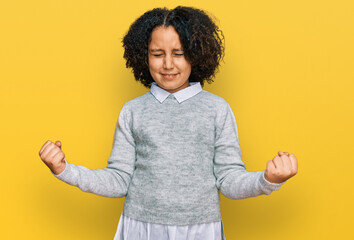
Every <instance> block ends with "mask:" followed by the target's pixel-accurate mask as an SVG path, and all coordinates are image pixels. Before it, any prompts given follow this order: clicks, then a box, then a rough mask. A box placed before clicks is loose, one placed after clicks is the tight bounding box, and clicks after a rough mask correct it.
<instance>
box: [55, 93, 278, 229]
mask: <svg viewBox="0 0 354 240" xmlns="http://www.w3.org/2000/svg"><path fill="white" fill-rule="evenodd" d="M65 161H66V159H65ZM66 163H67V164H66V168H65V170H64V171H63V172H62V173H60V174H59V175H55V176H56V177H57V178H59V179H60V180H62V181H64V182H66V183H68V184H70V185H73V186H77V187H79V188H80V189H81V190H82V191H85V192H91V193H94V194H98V195H101V196H106V197H116V198H119V197H124V196H126V199H125V203H124V210H123V214H124V215H125V216H128V217H130V218H133V219H137V220H140V221H144V222H151V223H159V224H170V225H189V224H198V223H205V222H214V221H221V216H220V196H219V191H218V189H220V191H221V193H222V194H223V195H225V196H226V197H228V198H232V199H242V198H249V197H255V196H258V195H261V194H267V195H268V194H270V193H271V192H272V191H274V190H278V189H279V188H280V186H281V185H282V184H283V183H280V184H276V183H270V182H268V181H267V180H266V179H265V178H264V172H265V170H264V171H260V172H248V171H246V168H245V165H244V163H243V162H242V155H241V149H240V146H239V141H238V131H237V125H236V120H235V117H234V114H233V112H232V110H231V108H230V105H229V104H228V103H227V102H226V101H225V100H224V99H223V98H222V97H220V96H217V95H215V94H212V93H210V92H208V91H205V90H201V91H200V92H198V93H197V94H195V95H194V96H192V97H190V98H188V99H187V100H185V101H182V102H178V101H177V99H176V98H175V96H174V95H173V94H170V95H168V97H167V98H166V99H165V100H164V101H163V102H159V101H158V100H157V99H156V98H155V97H154V95H153V94H152V92H151V91H149V92H147V93H145V94H143V95H141V96H139V97H137V98H134V99H132V100H130V101H128V102H126V103H125V104H124V105H123V107H122V109H121V111H120V113H119V117H118V121H117V125H116V129H115V135H114V143H113V149H112V152H111V155H110V157H109V159H108V165H107V168H104V169H95V170H91V169H88V168H86V167H84V166H76V165H74V164H70V163H68V162H67V161H66Z"/></svg>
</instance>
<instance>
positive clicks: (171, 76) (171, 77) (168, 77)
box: [161, 73, 178, 80]
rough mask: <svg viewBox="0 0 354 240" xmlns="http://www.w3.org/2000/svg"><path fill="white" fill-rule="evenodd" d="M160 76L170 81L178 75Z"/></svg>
mask: <svg viewBox="0 0 354 240" xmlns="http://www.w3.org/2000/svg"><path fill="white" fill-rule="evenodd" d="M161 75H162V77H163V78H164V79H167V80H171V79H175V78H176V77H177V75H178V74H177V73H176V74H161Z"/></svg>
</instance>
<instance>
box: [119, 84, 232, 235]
mask: <svg viewBox="0 0 354 240" xmlns="http://www.w3.org/2000/svg"><path fill="white" fill-rule="evenodd" d="M189 84H190V86H189V87H186V88H184V89H182V90H179V91H177V92H175V93H169V92H168V91H166V90H164V89H162V88H160V87H159V86H158V85H157V84H156V82H153V83H152V85H151V89H150V91H151V93H152V94H153V95H154V96H155V98H156V99H157V100H159V101H160V102H163V101H164V100H165V99H166V98H167V97H168V95H170V94H173V95H174V97H175V98H176V99H177V101H178V102H180V103H181V102H183V101H184V100H186V99H188V98H190V97H192V96H194V95H196V94H197V93H199V92H200V91H202V87H201V85H200V82H190V83H189ZM114 240H225V235H224V228H223V224H222V221H220V222H210V223H202V224H194V225H185V226H177V225H164V224H155V223H147V222H141V221H138V220H135V219H131V218H129V217H127V216H124V215H123V214H122V215H121V216H120V219H119V223H118V227H117V232H116V234H115V236H114Z"/></svg>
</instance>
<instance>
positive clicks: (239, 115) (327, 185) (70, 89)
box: [0, 0, 354, 240]
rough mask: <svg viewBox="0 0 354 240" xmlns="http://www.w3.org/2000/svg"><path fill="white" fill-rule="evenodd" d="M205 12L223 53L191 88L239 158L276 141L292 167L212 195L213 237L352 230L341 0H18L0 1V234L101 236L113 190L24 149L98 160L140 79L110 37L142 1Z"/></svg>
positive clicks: (261, 157) (353, 37)
mask: <svg viewBox="0 0 354 240" xmlns="http://www.w3.org/2000/svg"><path fill="white" fill-rule="evenodd" d="M177 5H186V6H194V7H198V8H202V9H204V10H206V11H208V12H210V13H212V14H213V15H214V16H215V17H216V18H217V19H218V22H217V24H219V26H220V28H221V29H222V31H223V32H224V35H225V47H226V55H225V59H224V62H223V63H222V65H221V67H220V71H219V73H218V74H217V77H216V78H215V82H214V83H213V84H211V85H208V84H207V83H206V85H205V87H204V89H205V90H207V91H210V92H212V93H215V94H217V95H219V96H221V97H223V98H224V99H225V100H227V101H228V102H229V103H230V105H231V107H232V109H233V111H234V114H235V116H236V119H237V124H238V128H239V138H240V146H241V149H242V154H243V160H244V162H245V164H246V166H247V170H248V171H261V170H264V169H265V168H266V162H267V161H268V160H271V159H272V158H273V157H274V156H275V155H276V154H277V151H278V150H280V151H287V152H290V153H293V154H295V156H296V157H297V158H298V161H299V171H298V174H297V175H296V176H295V177H294V178H292V179H290V180H288V182H287V183H285V184H284V185H283V186H282V188H281V189H280V190H279V191H275V192H273V193H272V194H271V195H269V196H266V195H262V196H259V197H256V198H249V199H244V200H231V199H227V198H225V197H222V199H221V208H222V217H223V221H224V227H225V232H226V238H227V239H228V240H232V239H247V240H248V239H257V240H258V239H272V240H273V239H274V240H276V239H354V235H353V227H352V224H353V222H352V217H353V214H354V211H353V202H354V201H353V167H354V164H353V154H352V150H353V135H354V128H353V120H354V114H353V112H354V111H353V110H354V108H353V105H354V97H353V90H354V89H353V87H354V83H353V80H354V72H353V63H354V57H353V56H354V44H353V42H354V28H353V24H354V14H353V12H354V4H353V2H352V1H350V0H347V1H341V0H337V1H330V0H313V1H311V0H310V1H309V0H307V1H305V0H298V1H284V0H267V1H264V0H257V1H256V0H255V1H246V0H244V1H231V0H228V1H214V0H208V1H158V0H156V1H143V0H141V1H137V0H130V1H125V2H121V1H118V0H115V1H113V0H102V1H95V0H76V1H72V0H57V1H53V0H32V1H25V0H23V1H19V0H12V1H5V0H2V1H1V2H0V34H1V37H0V110H1V118H0V119H1V120H0V121H1V124H0V133H1V134H0V149H1V167H0V171H1V172H0V176H1V179H0V181H1V190H0V192H1V205H0V206H1V209H0V210H1V218H0V219H1V220H0V228H1V229H0V238H1V239H113V236H114V234H115V231H116V227H117V224H118V218H119V216H120V213H121V211H122V208H123V203H124V199H114V198H105V197H101V196H97V195H94V194H90V193H84V192H82V191H81V190H79V189H78V188H76V187H73V186H70V185H68V184H65V183H63V182H61V181H60V180H58V179H56V178H55V177H54V176H53V175H52V174H51V173H50V171H49V169H48V168H47V167H46V166H45V165H44V164H43V163H42V161H41V159H40V158H39V155H38V152H39V150H40V148H41V147H42V145H43V144H44V143H45V142H46V141H47V140H51V141H56V140H60V141H62V144H63V146H62V149H63V151H64V153H65V155H66V159H67V160H68V162H70V163H74V164H76V165H84V166H86V167H89V168H91V169H96V168H104V167H105V166H106V164H107V160H108V157H109V155H110V152H111V147H112V142H113V134H114V129H115V124H116V121H117V118H118V114H119V110H120V109H121V107H122V105H123V104H124V103H125V102H127V101H129V100H130V99H132V98H134V97H137V96H140V95H142V94H144V93H146V92H147V91H148V89H146V88H144V87H143V86H142V85H141V84H140V83H138V82H136V81H135V80H134V78H133V74H132V73H131V70H130V69H126V68H125V60H124V59H123V57H122V56H123V48H122V44H121V38H122V37H123V36H124V34H125V33H126V31H127V30H128V28H129V26H130V24H131V23H132V22H133V21H134V20H135V19H136V18H137V17H139V16H140V15H141V14H143V13H144V12H145V11H147V10H150V9H152V8H154V7H162V6H167V7H169V8H174V7H176V6H177Z"/></svg>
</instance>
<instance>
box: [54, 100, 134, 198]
mask: <svg viewBox="0 0 354 240" xmlns="http://www.w3.org/2000/svg"><path fill="white" fill-rule="evenodd" d="M129 115H130V114H129V111H128V109H127V108H126V107H125V105H124V106H123V108H122V109H121V111H120V113H119V117H118V121H117V124H116V128H115V133H114V141H113V149H112V152H111V155H110V157H109V159H108V165H107V167H106V168H104V169H95V170H91V169H88V168H86V167H84V166H77V165H74V164H71V163H68V162H67V161H66V159H64V160H65V162H66V167H65V170H64V171H63V172H61V173H60V174H58V175H55V174H54V173H53V172H52V174H53V175H54V176H55V177H57V178H58V179H60V180H62V181H64V182H66V183H68V184H70V185H73V186H77V187H78V188H80V189H81V190H82V191H84V192H89V193H94V194H97V195H101V196H104V197H113V198H120V197H124V196H126V194H127V190H128V186H129V184H130V180H131V177H132V174H133V171H134V168H135V142H134V138H133V136H132V132H131V128H130V121H129V119H130V117H129Z"/></svg>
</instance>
